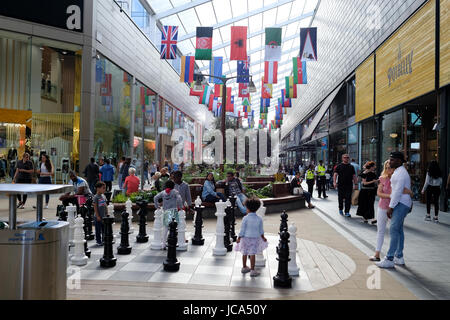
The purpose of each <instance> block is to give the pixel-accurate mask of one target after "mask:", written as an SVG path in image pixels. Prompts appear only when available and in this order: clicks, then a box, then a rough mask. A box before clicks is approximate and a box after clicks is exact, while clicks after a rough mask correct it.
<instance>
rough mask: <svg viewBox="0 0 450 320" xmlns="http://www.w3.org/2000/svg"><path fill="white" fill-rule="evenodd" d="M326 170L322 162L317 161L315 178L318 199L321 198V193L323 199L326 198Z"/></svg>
mask: <svg viewBox="0 0 450 320" xmlns="http://www.w3.org/2000/svg"><path fill="white" fill-rule="evenodd" d="M326 171H327V169H326V168H325V166H324V165H323V160H320V161H319V165H318V166H317V167H316V176H317V187H318V189H319V190H318V193H319V198H321V196H320V195H321V194H322V193H323V197H324V198H328V196H327V194H326V193H325V185H326V183H327V179H326V176H325V173H326Z"/></svg>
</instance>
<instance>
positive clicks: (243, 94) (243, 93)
mask: <svg viewBox="0 0 450 320" xmlns="http://www.w3.org/2000/svg"><path fill="white" fill-rule="evenodd" d="M238 97H240V98H248V97H250V91H249V90H248V84H247V83H239V93H238Z"/></svg>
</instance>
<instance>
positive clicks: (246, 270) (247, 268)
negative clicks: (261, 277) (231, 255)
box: [241, 267, 251, 273]
mask: <svg viewBox="0 0 450 320" xmlns="http://www.w3.org/2000/svg"><path fill="white" fill-rule="evenodd" d="M250 271H251V269H250V268H249V267H244V268H242V269H241V272H242V273H248V272H250Z"/></svg>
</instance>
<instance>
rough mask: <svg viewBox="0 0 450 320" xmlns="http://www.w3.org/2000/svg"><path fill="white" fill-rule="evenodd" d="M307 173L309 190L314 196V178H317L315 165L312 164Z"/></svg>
mask: <svg viewBox="0 0 450 320" xmlns="http://www.w3.org/2000/svg"><path fill="white" fill-rule="evenodd" d="M305 175H306V184H307V185H308V192H309V193H311V196H312V194H313V190H314V180H315V178H316V175H315V173H314V166H313V165H312V164H310V165H309V167H308V170H306V173H305Z"/></svg>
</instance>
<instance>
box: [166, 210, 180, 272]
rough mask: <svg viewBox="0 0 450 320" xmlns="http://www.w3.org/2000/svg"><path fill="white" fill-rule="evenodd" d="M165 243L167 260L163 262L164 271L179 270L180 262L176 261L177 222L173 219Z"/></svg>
mask: <svg viewBox="0 0 450 320" xmlns="http://www.w3.org/2000/svg"><path fill="white" fill-rule="evenodd" d="M167 243H168V248H167V259H166V260H165V261H164V262H163V266H164V271H169V272H176V271H178V270H180V262H179V261H178V260H177V222H176V221H175V219H172V222H171V223H169V237H168V239H167Z"/></svg>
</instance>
